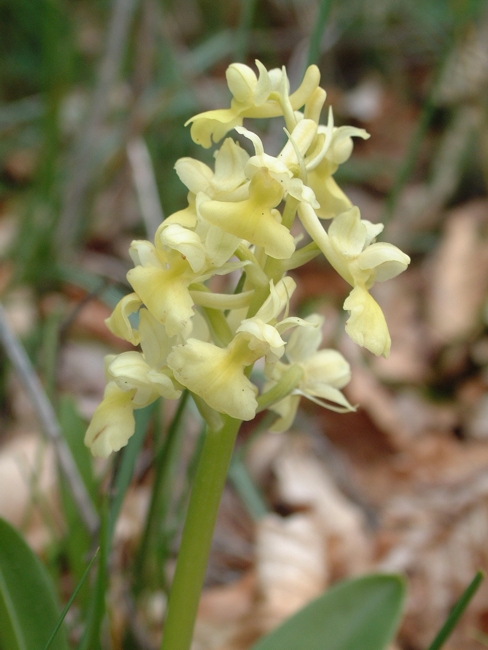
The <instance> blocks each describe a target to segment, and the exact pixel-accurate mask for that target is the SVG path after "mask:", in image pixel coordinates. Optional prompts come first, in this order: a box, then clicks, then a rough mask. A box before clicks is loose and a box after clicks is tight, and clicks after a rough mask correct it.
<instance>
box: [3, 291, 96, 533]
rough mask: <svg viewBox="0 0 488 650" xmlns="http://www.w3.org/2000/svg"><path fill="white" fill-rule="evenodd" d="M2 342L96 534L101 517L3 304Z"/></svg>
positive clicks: (62, 469) (82, 513) (81, 514)
mask: <svg viewBox="0 0 488 650" xmlns="http://www.w3.org/2000/svg"><path fill="white" fill-rule="evenodd" d="M0 341H1V343H2V344H3V347H4V349H5V352H6V353H7V356H8V358H9V359H10V361H11V363H12V365H13V367H14V368H15V370H16V372H17V374H18V376H19V378H20V380H21V382H22V384H23V385H24V388H25V390H26V391H27V393H28V395H29V397H30V398H31V400H32V403H33V404H34V408H35V409H36V412H37V415H38V418H39V421H40V423H41V427H42V430H43V432H44V434H45V435H46V437H47V438H48V439H49V440H50V441H51V442H52V443H53V445H54V448H55V449H56V452H57V455H58V460H59V467H60V469H61V472H62V473H63V476H64V477H65V479H66V481H67V483H68V485H69V487H70V489H71V493H72V495H73V499H74V501H75V503H76V505H77V506H78V510H79V512H80V516H81V518H82V519H83V522H84V524H85V525H86V527H87V530H88V531H89V532H90V533H91V534H93V533H95V532H96V530H97V529H98V524H99V521H98V515H97V513H96V510H95V508H94V506H93V503H92V501H91V498H90V496H89V494H88V492H87V491H86V488H85V485H84V483H83V480H82V478H81V476H80V473H79V471H78V467H77V466H76V463H75V461H74V460H73V456H72V455H71V451H70V449H69V447H68V445H67V444H66V441H65V439H64V437H63V434H62V432H61V427H60V426H59V423H58V420H57V418H56V413H55V412H54V409H53V407H52V404H51V402H50V401H49V399H48V397H47V395H46V393H45V391H44V389H43V387H42V384H41V382H40V381H39V378H38V376H37V375H36V373H35V371H34V368H33V367H32V364H31V362H30V360H29V357H28V356H27V354H26V352H25V350H24V348H23V346H22V344H21V343H20V341H19V340H18V338H17V337H16V335H15V334H14V332H13V331H12V329H11V328H10V326H9V324H8V321H7V316H6V313H5V310H4V308H3V306H2V305H1V304H0Z"/></svg>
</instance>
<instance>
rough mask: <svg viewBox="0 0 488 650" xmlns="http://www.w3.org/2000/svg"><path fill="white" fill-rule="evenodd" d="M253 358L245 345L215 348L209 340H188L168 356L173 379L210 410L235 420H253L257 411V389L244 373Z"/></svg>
mask: <svg viewBox="0 0 488 650" xmlns="http://www.w3.org/2000/svg"><path fill="white" fill-rule="evenodd" d="M253 360H254V357H253V356H252V354H250V353H249V350H248V348H247V346H246V345H244V346H243V345H239V344H237V345H236V344H233V343H231V344H230V346H229V347H228V348H225V349H222V348H218V347H216V346H215V345H213V344H211V343H206V342H205V341H198V340H197V339H188V341H187V342H186V344H185V345H179V346H176V347H175V348H174V349H173V352H172V353H171V354H170V355H169V357H168V366H169V367H170V368H171V369H172V370H173V372H174V375H175V378H176V380H177V381H179V382H180V384H182V385H183V386H186V387H187V388H188V389H189V390H190V391H191V392H193V393H196V394H197V395H199V396H200V397H201V398H203V399H204V400H205V402H206V403H207V404H208V405H209V406H210V407H211V408H213V409H215V410H216V411H218V412H219V413H225V414H226V415H230V416H231V417H233V418H236V419H238V420H252V419H253V418H254V415H255V413H256V408H257V401H256V394H257V388H256V387H255V386H254V384H252V383H251V382H250V381H249V379H248V378H247V377H246V375H245V374H244V368H245V367H246V366H247V365H249V364H250V363H252V361H253Z"/></svg>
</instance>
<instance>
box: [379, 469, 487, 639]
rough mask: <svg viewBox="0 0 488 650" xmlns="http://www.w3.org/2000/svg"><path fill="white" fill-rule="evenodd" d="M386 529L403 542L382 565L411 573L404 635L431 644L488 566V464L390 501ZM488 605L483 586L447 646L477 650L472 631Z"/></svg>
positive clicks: (385, 522) (385, 519) (409, 574)
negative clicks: (465, 477) (466, 476)
mask: <svg viewBox="0 0 488 650" xmlns="http://www.w3.org/2000/svg"><path fill="white" fill-rule="evenodd" d="M384 529H385V530H388V529H389V530H391V531H393V532H394V534H395V535H396V536H397V538H398V539H397V543H396V544H395V545H394V547H393V548H392V549H391V550H390V551H389V553H388V554H387V555H386V557H384V558H383V561H382V562H381V565H380V566H379V568H381V569H382V570H386V571H400V572H402V573H406V574H407V575H408V576H409V601H408V605H407V612H406V617H405V620H404V624H403V627H402V634H401V639H402V640H403V641H404V642H406V643H407V645H411V646H412V647H416V648H417V647H426V646H427V645H428V643H429V642H430V641H431V640H432V639H433V637H434V635H435V633H436V632H437V630H438V629H439V628H440V626H441V625H442V623H443V622H444V620H445V619H446V617H447V615H448V613H449V611H450V609H451V607H452V606H453V605H454V603H455V601H456V600H457V598H459V596H460V595H461V593H462V592H463V591H464V589H465V588H466V587H467V585H468V584H469V582H470V581H471V580H472V578H473V576H474V574H475V572H476V571H477V570H478V569H480V568H482V569H485V570H486V569H487V568H488V553H487V551H486V539H487V536H488V478H487V475H486V469H485V470H484V471H483V472H481V473H478V475H476V476H474V477H473V478H472V480H471V481H469V482H467V483H465V484H459V483H458V484H456V485H454V486H452V487H451V488H446V486H445V485H444V486H442V488H438V487H434V488H430V489H429V488H425V489H423V490H420V489H417V491H416V493H415V494H413V495H411V496H403V497H397V498H394V499H392V500H391V501H390V503H389V504H388V507H387V509H386V510H385V514H384ZM487 608H488V589H487V587H486V586H485V587H483V588H482V589H481V591H480V592H479V593H478V594H477V596H476V598H475V600H474V601H473V602H472V603H471V605H470V608H469V610H468V614H467V615H465V616H464V617H463V619H462V620H461V622H460V624H458V626H457V628H456V630H455V632H454V634H453V636H452V637H451V639H450V640H449V641H448V642H447V644H446V645H445V647H446V649H449V650H454V649H455V648H460V647H462V648H464V649H465V650H475V649H477V648H479V647H480V646H479V644H478V643H477V642H475V641H473V640H470V639H469V636H470V630H471V629H473V628H478V629H482V621H483V616H484V615H485V612H486V610H487Z"/></svg>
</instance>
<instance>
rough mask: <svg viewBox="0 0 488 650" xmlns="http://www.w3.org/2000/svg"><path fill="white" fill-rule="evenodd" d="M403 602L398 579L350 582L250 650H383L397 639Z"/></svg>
mask: <svg viewBox="0 0 488 650" xmlns="http://www.w3.org/2000/svg"><path fill="white" fill-rule="evenodd" d="M404 598H405V585H404V582H403V580H402V578H401V577H400V576H396V575H384V574H378V575H369V576H365V577H362V578H355V579H353V580H347V581H345V582H342V583H340V584H338V585H337V586H335V587H332V589H329V591H326V592H325V593H324V594H323V595H322V596H320V597H319V598H317V599H316V600H314V601H313V602H311V603H310V604H308V605H307V606H306V607H304V608H303V609H301V610H300V611H299V612H298V613H297V614H295V615H294V616H292V617H291V618H289V619H288V620H286V621H285V622H284V623H283V624H282V625H280V627H278V628H277V629H276V630H273V632H271V633H270V634H268V635H267V636H266V637H263V638H262V639H260V640H259V641H258V642H257V643H256V644H255V645H254V646H253V647H252V650H302V649H303V648H306V649H307V650H383V648H385V647H386V646H387V645H388V643H389V642H390V641H391V639H392V637H393V635H394V634H395V631H396V629H397V626H398V623H399V621H400V615H401V611H402V606H403V601H404Z"/></svg>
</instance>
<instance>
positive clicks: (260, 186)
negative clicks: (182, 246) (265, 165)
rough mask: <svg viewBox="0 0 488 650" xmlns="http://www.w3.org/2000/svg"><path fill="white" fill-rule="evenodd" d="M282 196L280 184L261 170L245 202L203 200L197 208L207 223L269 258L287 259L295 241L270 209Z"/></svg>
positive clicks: (274, 211)
mask: <svg viewBox="0 0 488 650" xmlns="http://www.w3.org/2000/svg"><path fill="white" fill-rule="evenodd" d="M282 196H283V188H282V187H281V185H280V183H278V182H277V181H275V180H274V179H273V178H271V176H270V174H269V172H268V171H267V170H266V169H263V170H261V171H259V172H257V173H256V174H255V175H254V176H253V178H252V180H251V183H250V186H249V198H248V199H246V200H245V201H238V202H235V203H228V202H221V201H202V202H201V203H200V204H199V206H198V207H199V211H200V214H201V216H202V218H203V219H205V221H207V222H208V223H211V224H213V225H214V226H219V228H222V230H225V231H226V232H228V233H231V234H232V235H235V236H236V237H240V238H241V239H245V240H246V241H248V242H250V243H251V244H255V245H256V246H262V247H263V248H264V250H265V251H266V254H267V255H269V256H270V257H274V258H275V259H288V258H290V257H291V256H292V254H293V252H294V250H295V242H294V240H293V237H292V235H291V234H290V231H289V230H288V228H286V227H285V226H283V225H281V223H279V221H278V218H279V213H278V211H277V210H273V209H272V208H274V207H275V206H276V205H278V204H279V203H280V202H281V199H282Z"/></svg>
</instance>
